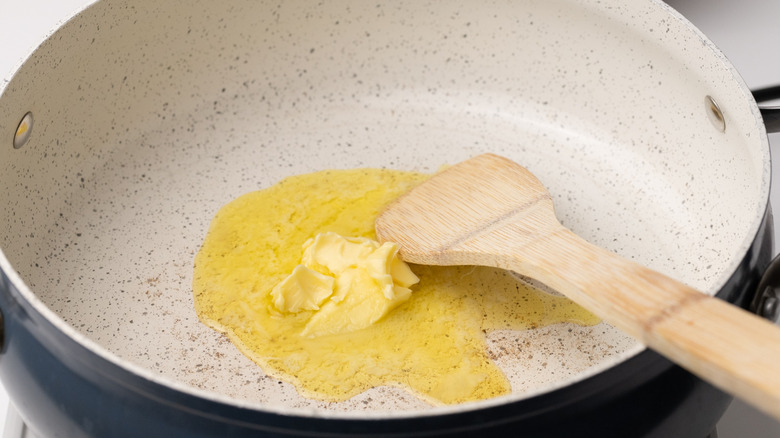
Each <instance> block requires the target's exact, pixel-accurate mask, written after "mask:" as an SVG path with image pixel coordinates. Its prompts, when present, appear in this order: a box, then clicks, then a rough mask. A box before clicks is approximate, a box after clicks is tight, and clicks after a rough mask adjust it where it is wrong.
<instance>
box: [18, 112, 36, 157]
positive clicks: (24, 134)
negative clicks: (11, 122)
mask: <svg viewBox="0 0 780 438" xmlns="http://www.w3.org/2000/svg"><path fill="white" fill-rule="evenodd" d="M32 128H33V116H32V112H29V111H28V112H27V114H25V115H24V117H22V120H21V121H20V122H19V125H18V126H17V127H16V134H14V149H19V148H20V147H22V146H24V145H25V144H26V143H27V141H28V140H29V139H30V134H32Z"/></svg>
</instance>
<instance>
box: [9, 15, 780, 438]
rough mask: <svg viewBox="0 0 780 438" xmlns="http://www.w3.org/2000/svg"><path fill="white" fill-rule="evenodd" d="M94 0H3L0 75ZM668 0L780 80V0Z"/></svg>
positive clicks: (736, 435) (754, 430) (779, 211)
mask: <svg viewBox="0 0 780 438" xmlns="http://www.w3.org/2000/svg"><path fill="white" fill-rule="evenodd" d="M632 1H634V0H632ZM90 3H92V0H0V80H2V81H7V80H8V79H10V76H11V73H12V71H13V70H15V68H16V67H17V66H18V65H19V64H20V63H21V61H22V60H23V59H24V57H25V56H26V55H27V54H28V53H29V52H31V51H32V50H33V49H34V48H35V47H36V46H37V45H38V43H40V42H41V41H42V40H43V39H45V37H46V36H48V35H49V34H50V33H51V32H52V30H53V29H55V28H56V26H57V25H58V24H59V23H61V22H63V21H64V20H67V19H68V18H69V17H70V16H72V15H73V14H75V13H76V12H77V11H79V10H81V9H82V8H83V7H84V6H85V5H88V4H90ZM668 3H669V4H671V5H672V6H674V7H675V8H676V9H677V10H678V11H680V12H681V13H682V14H683V15H684V16H686V17H687V18H688V19H689V20H691V21H692V22H693V23H694V24H695V25H696V26H697V27H698V28H699V29H701V30H702V31H703V32H704V34H705V35H707V36H708V37H709V38H710V39H711V40H712V41H713V42H714V43H715V44H716V45H717V46H718V47H719V48H720V49H721V50H722V51H723V52H724V53H725V54H726V56H727V57H728V58H729V59H730V60H731V62H732V63H733V64H734V65H735V67H736V68H737V70H738V71H739V72H740V73H741V74H742V76H743V78H744V79H745V82H747V84H748V86H749V87H751V88H753V89H755V88H759V87H764V86H768V85H775V84H780V0H668ZM770 141H771V142H772V143H773V145H774V149H776V148H778V147H780V135H777V134H775V135H771V136H770ZM775 152H776V151H775ZM779 153H780V152H776V153H775V154H773V155H775V156H778V154H779ZM772 176H773V183H772V205H774V209H775V212H776V213H775V214H776V216H775V219H776V220H775V230H776V232H777V233H778V234H780V160H774V161H773V166H772ZM779 241H780V237H778V236H775V247H776V248H777V247H778V246H779V245H778V242H779ZM0 360H2V357H0ZM778 370H779V372H780V364H778ZM8 406H9V400H8V396H7V395H6V393H5V391H3V390H2V388H1V387H0V431H3V430H5V431H6V433H5V434H3V435H2V436H3V437H4V438H5V437H11V436H15V437H20V436H21V430H22V428H21V425H20V424H19V423H17V422H16V421H18V419H17V418H15V417H14V416H13V414H12V415H11V416H7V415H6V413H7V411H8ZM718 433H719V436H720V438H764V437H780V423H778V422H776V421H774V420H771V419H769V418H767V417H766V416H764V415H762V414H760V413H758V412H756V411H755V410H753V409H752V408H750V407H748V406H746V405H745V404H743V403H741V402H739V401H735V402H734V403H733V404H732V406H731V408H729V411H728V412H727V413H726V416H725V417H724V418H723V420H722V421H721V423H720V424H719V425H718ZM694 438H695V437H694Z"/></svg>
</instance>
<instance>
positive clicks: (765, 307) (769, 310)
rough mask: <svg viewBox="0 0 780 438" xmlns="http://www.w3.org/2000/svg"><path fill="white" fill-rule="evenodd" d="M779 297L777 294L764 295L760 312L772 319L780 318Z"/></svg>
mask: <svg viewBox="0 0 780 438" xmlns="http://www.w3.org/2000/svg"><path fill="white" fill-rule="evenodd" d="M778 304H780V303H779V302H778V299H777V297H776V296H774V295H772V296H767V297H764V302H763V303H761V309H759V314H760V315H761V316H763V317H764V318H767V319H769V320H771V321H777V319H778V310H780V309H778Z"/></svg>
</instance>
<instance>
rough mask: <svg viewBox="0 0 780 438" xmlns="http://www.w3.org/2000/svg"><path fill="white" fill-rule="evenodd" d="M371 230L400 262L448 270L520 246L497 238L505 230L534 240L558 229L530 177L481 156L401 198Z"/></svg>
mask: <svg viewBox="0 0 780 438" xmlns="http://www.w3.org/2000/svg"><path fill="white" fill-rule="evenodd" d="M375 225H376V233H377V236H378V238H379V240H380V241H391V242H397V243H398V244H399V245H400V247H401V252H400V253H401V257H402V258H403V259H404V260H406V261H408V262H411V263H421V264H433V265H452V264H483V263H480V262H479V260H478V258H479V256H478V254H479V253H480V252H483V251H487V252H490V253H495V252H496V251H501V249H502V248H501V246H503V245H508V246H511V247H516V246H517V245H522V244H523V242H521V241H520V242H518V241H517V240H518V239H517V237H516V233H512V234H513V238H512V240H513V242H508V241H506V240H507V239H502V234H503V231H505V230H506V227H512V228H514V231H518V227H519V228H520V231H521V235H524V233H525V234H528V235H529V237H535V236H538V233H539V232H540V231H542V232H543V231H544V230H546V229H548V228H549V226H550V225H559V224H558V222H557V219H556V218H555V214H554V211H553V206H552V200H551V198H550V194H549V193H548V192H547V190H546V189H545V187H544V186H543V185H542V183H541V182H540V181H539V180H538V179H537V178H536V177H535V176H534V175H533V174H532V173H531V172H529V171H528V170H527V169H525V168H524V167H522V166H520V165H519V164H517V163H515V162H513V161H511V160H509V159H507V158H504V157H500V156H497V155H493V154H484V155H479V156H477V157H474V158H471V159H469V160H467V161H464V162H462V163H459V164H456V165H454V166H452V167H450V168H447V169H446V170H444V171H442V172H440V173H439V174H437V175H435V176H433V177H432V178H431V179H429V180H428V181H426V182H424V183H422V184H420V185H419V186H417V187H415V188H414V189H412V190H410V191H409V192H408V193H406V194H404V195H402V196H401V197H399V198H398V199H397V200H395V201H394V202H393V203H392V204H390V205H389V206H388V207H387V209H385V211H384V212H383V213H382V214H381V215H380V216H379V217H378V218H377V220H376V223H375ZM523 230H525V231H523ZM520 240H522V239H520ZM494 245H499V247H493V246H494ZM473 257H477V259H474V258H473Z"/></svg>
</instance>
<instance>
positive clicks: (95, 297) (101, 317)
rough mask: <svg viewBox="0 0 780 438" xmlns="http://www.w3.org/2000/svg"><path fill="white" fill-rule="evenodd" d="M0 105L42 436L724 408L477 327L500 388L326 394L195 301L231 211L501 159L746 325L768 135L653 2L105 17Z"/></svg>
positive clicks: (561, 350)
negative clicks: (357, 173)
mask: <svg viewBox="0 0 780 438" xmlns="http://www.w3.org/2000/svg"><path fill="white" fill-rule="evenodd" d="M634 3H635V4H634ZM0 87H3V88H2V95H0V139H5V140H3V141H5V143H4V144H2V145H0V147H2V148H3V149H2V157H3V159H2V161H1V162H0V166H1V167H0V169H2V171H1V172H0V185H2V187H3V189H4V190H3V192H2V193H3V195H2V196H3V204H4V209H3V210H2V212H0V217H1V218H2V219H0V224H2V225H1V226H0V227H1V228H0V247H1V248H2V257H0V267H1V268H2V283H1V284H2V294H0V312H2V315H3V345H2V356H1V357H0V378H2V380H3V384H4V385H5V386H6V388H7V389H8V391H9V393H10V395H11V397H12V399H13V400H14V402H15V404H16V405H17V407H18V408H19V410H20V413H21V414H22V416H23V417H24V418H25V420H26V421H27V422H28V423H29V424H31V426H32V427H33V428H34V429H35V430H36V431H38V432H39V433H40V434H41V435H44V436H69V437H70V436H176V435H180V436H227V435H230V436H250V435H254V434H257V433H261V434H265V435H277V436H290V435H300V436H339V435H346V436H349V435H352V436H358V435H366V434H373V435H378V436H414V435H416V436H435V435H443V436H454V435H472V434H473V435H484V434H486V433H500V432H508V433H514V434H519V433H524V434H526V435H527V436H556V435H562V436H565V435H568V434H571V433H574V432H578V433H580V434H581V433H583V431H587V433H588V434H591V435H596V434H601V435H602V436H696V435H699V436H704V435H706V434H707V433H708V432H709V431H710V430H711V429H712V427H713V426H714V424H715V422H716V421H717V419H718V417H719V416H720V414H721V413H722V412H723V410H724V409H725V407H726V405H727V404H728V401H729V397H728V396H727V395H725V394H723V393H721V392H719V391H717V390H715V389H713V388H712V387H710V386H709V385H707V384H705V383H703V382H701V381H700V380H698V379H697V378H695V377H693V376H691V375H690V374H688V373H687V372H685V371H683V370H681V369H679V368H677V367H676V366H673V365H671V364H669V363H668V362H667V361H665V360H664V359H662V358H660V357H658V356H657V355H656V354H655V353H653V352H652V351H648V350H646V349H645V348H644V347H643V346H642V345H640V344H638V343H637V342H635V341H634V340H632V339H630V338H628V337H627V336H625V335H623V334H622V333H620V332H618V331H617V330H615V329H613V328H611V327H609V326H607V325H604V324H601V325H598V326H596V327H578V326H573V325H556V326H551V327H547V328H543V329H539V330H532V331H525V332H518V333H511V334H508V335H507V334H505V333H501V334H495V333H494V334H490V335H488V340H489V344H490V348H491V349H492V351H508V352H510V354H505V355H501V356H500V357H499V358H498V359H497V361H498V363H499V365H500V366H501V367H502V368H503V369H504V370H505V372H506V373H507V375H508V377H509V378H510V380H511V381H512V384H513V394H511V395H508V396H504V397H499V398H496V399H491V400H486V401H481V402H474V403H467V404H463V405H457V406H429V405H426V404H425V403H423V402H421V401H420V400H418V399H416V398H415V397H413V396H411V395H410V394H408V393H406V392H404V391H402V390H400V389H397V388H391V387H381V388H374V389H372V390H370V391H368V392H366V393H365V394H362V395H360V396H357V397H355V398H353V399H352V400H350V401H347V402H342V403H326V402H321V401H314V400H309V399H305V398H303V397H300V396H299V395H298V394H297V393H296V391H295V389H294V387H292V386H291V385H289V384H288V383H285V382H280V381H278V380H276V379H272V378H269V377H267V376H265V375H264V374H263V373H262V371H261V370H260V368H259V367H257V366H256V365H254V364H253V363H252V362H251V361H249V360H248V359H247V358H245V357H244V356H242V355H241V354H240V353H239V352H238V351H237V350H236V349H235V348H234V347H233V346H232V345H231V344H230V343H229V342H228V341H226V339H225V338H224V337H223V336H221V335H220V334H218V333H216V332H214V331H212V330H210V329H209V328H207V327H206V326H204V325H203V324H201V323H200V322H199V321H198V318H197V316H196V315H195V313H194V309H193V305H192V290H191V279H192V259H193V257H194V254H195V252H196V251H197V250H198V247H199V245H200V243H201V242H202V239H203V237H204V234H205V230H206V229H207V227H208V224H209V221H210V220H211V218H212V217H213V215H214V213H215V212H216V211H217V210H218V209H219V207H220V206H221V205H223V204H225V203H226V202H228V201H230V200H231V199H233V198H235V197H237V196H239V195H241V194H243V193H246V192H248V191H252V190H257V189H261V188H264V187H268V186H270V185H272V184H273V183H274V182H276V181H278V180H280V179H282V178H284V177H285V176H289V175H292V174H301V173H307V172H312V171H317V170H322V169H339V168H355V167H388V168H394V169H403V170H417V171H423V172H433V171H435V170H436V169H437V168H438V167H439V166H441V165H442V164H447V163H455V162H458V161H462V160H463V159H466V158H468V157H470V156H473V155H476V154H478V153H481V152H486V151H490V152H495V153H498V154H501V155H505V156H507V157H510V158H512V159H513V160H515V161H517V162H520V163H522V164H523V165H524V166H525V167H527V168H529V169H530V170H531V171H532V172H533V173H534V174H536V175H537V176H538V177H539V178H540V179H541V180H542V182H543V183H544V184H545V186H547V187H548V188H549V190H550V192H551V193H552V194H553V196H554V201H555V205H556V212H557V214H558V216H559V217H560V218H561V220H562V222H563V223H564V224H565V225H566V226H567V227H569V228H571V229H572V230H573V231H575V232H576V233H577V234H579V235H581V236H583V237H584V238H586V239H588V240H590V241H591V242H593V243H595V244H597V245H600V246H604V247H606V248H608V249H611V250H613V251H615V252H617V253H620V254H622V255H624V256H626V257H629V258H632V259H634V260H636V261H638V262H640V263H642V264H645V265H648V266H650V267H651V268H653V269H656V270H659V271H662V272H664V273H666V274H668V275H670V276H673V277H675V278H678V279H681V280H682V281H684V282H686V283H688V284H690V285H691V286H693V287H695V288H697V289H700V290H704V291H707V292H708V293H710V294H713V295H717V296H719V297H721V298H724V299H727V300H729V301H731V302H733V303H734V304H735V305H740V306H743V307H747V306H748V305H749V303H750V302H751V301H752V300H753V299H754V298H755V296H756V295H755V288H756V285H757V284H758V282H759V280H760V275H761V272H762V271H763V270H764V269H765V267H766V266H767V265H768V263H769V257H770V255H771V243H770V242H771V239H772V230H771V226H770V225H769V222H768V218H769V216H770V211H769V205H768V196H769V174H770V172H769V169H770V161H769V149H768V142H767V136H766V130H765V127H764V125H763V123H762V117H761V114H760V111H759V109H758V107H757V105H756V103H755V100H754V99H753V97H752V96H751V93H750V91H749V90H748V89H747V87H746V86H745V84H744V83H743V81H742V80H741V79H740V77H739V75H738V74H737V72H736V71H735V70H734V68H733V67H732V66H731V65H730V64H729V62H728V61H727V60H726V59H725V58H724V57H723V55H722V54H720V52H719V51H718V50H717V49H716V48H715V47H714V46H713V45H712V44H711V43H710V42H709V41H708V40H707V39H706V37H704V36H703V35H702V34H701V33H700V32H699V31H698V30H696V29H695V28H694V27H693V26H692V25H691V24H690V23H688V22H687V21H686V20H685V19H684V18H682V17H681V16H680V15H679V14H677V13H676V12H675V11H674V10H672V9H671V8H669V7H668V6H666V5H665V4H663V3H661V2H658V1H643V2H633V3H632V4H622V2H618V1H600V2H599V1H571V0H557V1H532V0H526V1H512V2H509V1H490V2H483V1H479V2H476V1H469V0H464V1H457V2H456V1H452V2H430V3H426V2H412V1H408V2H406V1H394V2H388V3H371V4H369V3H365V2H357V1H352V0H339V1H333V2H323V3H321V4H312V3H309V2H298V1H287V2H278V3H275V2H270V1H269V2H254V1H248V0H231V1H228V2H207V1H198V0H190V1H171V2H153V1H150V0H136V1H122V0H102V1H100V2H98V3H96V4H94V5H92V6H90V7H89V8H87V9H86V10H84V11H83V12H81V13H80V14H78V15H77V16H76V17H74V18H73V19H71V20H70V21H68V22H67V23H65V24H64V25H63V26H62V27H61V28H60V29H59V30H58V31H57V32H56V33H54V34H53V35H52V36H51V37H50V38H49V39H47V40H46V41H45V42H44V43H43V44H41V45H40V47H38V48H37V49H36V50H35V52H34V53H33V54H32V55H31V56H30V57H29V58H28V59H27V61H25V62H24V63H23V64H22V65H21V66H20V67H19V69H18V70H17V71H16V73H15V74H14V76H13V78H12V79H11V81H10V82H8V83H7V84H3V85H0ZM28 114H29V115H28ZM25 116H27V117H25ZM20 123H21V124H20ZM25 123H26V124H25ZM20 126H21V127H22V128H24V129H20ZM517 345H525V346H527V347H525V349H524V350H522V351H521V350H518V348H517ZM502 349H503V350H502ZM521 352H522V353H524V354H520V353H521Z"/></svg>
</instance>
